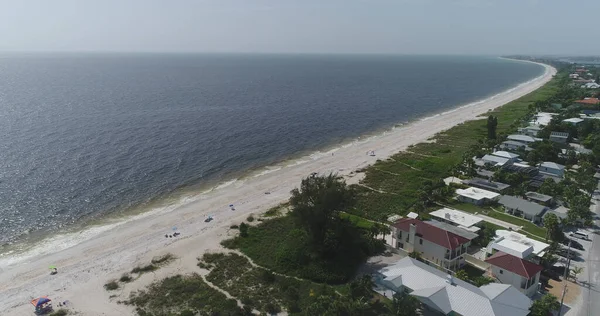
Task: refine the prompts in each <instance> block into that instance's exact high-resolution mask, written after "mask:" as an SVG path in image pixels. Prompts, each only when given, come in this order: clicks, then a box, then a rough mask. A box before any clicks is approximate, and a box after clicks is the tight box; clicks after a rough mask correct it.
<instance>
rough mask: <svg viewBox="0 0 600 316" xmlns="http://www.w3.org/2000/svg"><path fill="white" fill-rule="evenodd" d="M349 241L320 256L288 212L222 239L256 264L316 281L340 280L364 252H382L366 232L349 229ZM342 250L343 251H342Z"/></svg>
mask: <svg viewBox="0 0 600 316" xmlns="http://www.w3.org/2000/svg"><path fill="white" fill-rule="evenodd" d="M351 231H353V232H355V233H356V234H358V236H356V235H355V236H351V235H350V234H346V236H350V237H348V238H352V239H349V240H348V241H350V242H348V243H341V244H340V247H341V248H339V250H338V251H334V252H331V253H330V254H328V255H327V256H325V257H323V256H319V255H318V254H316V253H315V252H314V251H313V250H312V246H311V245H310V238H309V236H308V234H307V233H306V232H305V231H304V230H302V229H298V228H295V224H294V220H293V219H292V218H291V217H290V216H284V217H278V218H274V219H271V220H267V221H264V222H263V223H261V224H260V225H257V226H253V227H250V228H249V235H248V237H246V238H240V237H237V238H234V239H229V240H226V241H224V242H223V243H222V244H223V246H225V247H227V248H236V249H240V250H241V251H242V252H244V253H245V254H246V255H248V256H249V257H251V258H252V260H254V262H256V263H257V264H259V265H261V266H263V267H267V268H269V269H272V270H274V271H276V272H279V273H284V274H288V275H293V276H298V277H301V278H305V279H310V280H315V281H318V282H329V283H343V282H345V281H346V280H348V279H349V278H351V277H352V276H353V274H354V273H355V271H356V268H357V267H358V265H359V264H361V263H362V262H364V260H365V259H366V257H367V256H369V255H371V254H375V253H379V252H382V251H383V250H384V249H385V245H384V244H383V242H381V241H378V240H374V239H372V238H370V237H369V235H368V232H362V231H360V230H351ZM342 250H344V251H342Z"/></svg>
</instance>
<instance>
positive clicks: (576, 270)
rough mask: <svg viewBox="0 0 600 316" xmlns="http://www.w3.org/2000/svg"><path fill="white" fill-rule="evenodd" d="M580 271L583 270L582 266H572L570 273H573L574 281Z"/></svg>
mask: <svg viewBox="0 0 600 316" xmlns="http://www.w3.org/2000/svg"><path fill="white" fill-rule="evenodd" d="M581 272H583V268H582V267H574V268H573V269H571V274H572V275H573V280H574V281H575V282H577V275H578V274H580V273H581Z"/></svg>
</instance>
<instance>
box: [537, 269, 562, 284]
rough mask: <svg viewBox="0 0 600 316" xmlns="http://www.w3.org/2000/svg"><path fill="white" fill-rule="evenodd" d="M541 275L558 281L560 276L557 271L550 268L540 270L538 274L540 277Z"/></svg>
mask: <svg viewBox="0 0 600 316" xmlns="http://www.w3.org/2000/svg"><path fill="white" fill-rule="evenodd" d="M542 277H545V278H548V279H552V280H554V281H560V277H561V274H559V273H558V272H556V271H554V270H551V269H544V270H542V274H541V275H540V279H541V278H542Z"/></svg>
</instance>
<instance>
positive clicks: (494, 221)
mask: <svg viewBox="0 0 600 316" xmlns="http://www.w3.org/2000/svg"><path fill="white" fill-rule="evenodd" d="M476 216H479V217H481V218H482V219H483V220H484V221H486V222H488V223H492V224H495V225H498V226H502V227H504V228H510V229H512V230H514V231H518V230H519V229H521V226H518V225H515V224H511V223H507V222H505V221H501V220H499V219H495V218H492V217H489V216H486V215H483V214H477V215H476Z"/></svg>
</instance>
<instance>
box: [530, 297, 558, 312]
mask: <svg viewBox="0 0 600 316" xmlns="http://www.w3.org/2000/svg"><path fill="white" fill-rule="evenodd" d="M559 308H560V303H559V302H558V300H557V299H556V296H554V295H552V294H546V295H544V296H542V298H541V299H539V300H536V301H533V304H532V305H531V308H529V311H531V313H530V314H529V315H531V316H548V315H551V312H553V311H556V310H558V309H559Z"/></svg>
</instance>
